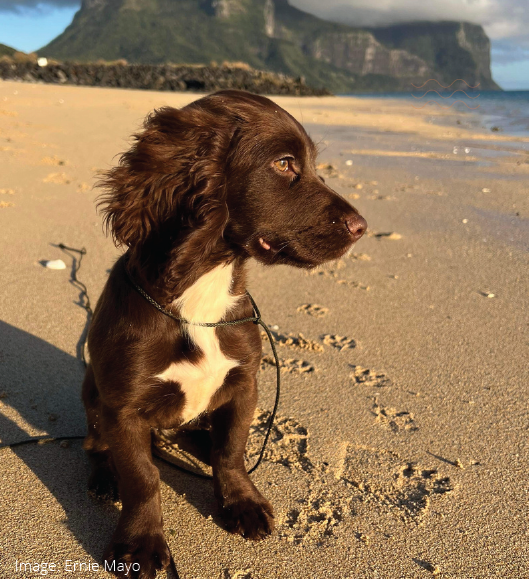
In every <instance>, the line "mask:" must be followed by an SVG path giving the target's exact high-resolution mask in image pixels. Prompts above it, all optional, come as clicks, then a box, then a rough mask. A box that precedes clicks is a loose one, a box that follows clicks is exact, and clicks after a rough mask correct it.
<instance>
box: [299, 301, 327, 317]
mask: <svg viewBox="0 0 529 579" xmlns="http://www.w3.org/2000/svg"><path fill="white" fill-rule="evenodd" d="M297 311H298V312H301V313H303V314H308V315H309V316H313V317H315V318H323V316H325V315H327V314H328V313H329V308H325V307H323V306H319V305H318V304H303V305H301V306H299V308H298V309H297Z"/></svg>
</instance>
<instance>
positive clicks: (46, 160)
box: [40, 155, 66, 166]
mask: <svg viewBox="0 0 529 579" xmlns="http://www.w3.org/2000/svg"><path fill="white" fill-rule="evenodd" d="M40 164H41V165H54V166H63V165H66V161H63V160H62V159H59V157H57V155H53V157H43V158H42V159H41V160H40Z"/></svg>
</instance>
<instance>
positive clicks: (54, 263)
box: [44, 259, 66, 269]
mask: <svg viewBox="0 0 529 579" xmlns="http://www.w3.org/2000/svg"><path fill="white" fill-rule="evenodd" d="M44 267H47V268H48V269H66V264H65V263H64V261H63V260H62V259H52V260H50V261H45V262H44Z"/></svg>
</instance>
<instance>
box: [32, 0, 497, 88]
mask: <svg viewBox="0 0 529 579" xmlns="http://www.w3.org/2000/svg"><path fill="white" fill-rule="evenodd" d="M38 53H39V55H40V56H46V57H51V58H55V59H59V60H76V61H80V62H88V61H92V62H93V61H96V60H98V59H104V60H107V61H111V60H118V59H122V58H124V59H126V60H127V61H128V62H131V63H146V64H160V63H167V62H172V63H175V64H183V63H186V64H206V63H210V62H212V61H216V62H218V63H222V62H223V61H231V62H234V61H242V62H246V63H248V64H249V65H250V66H252V67H254V68H258V69H265V70H271V71H274V72H280V73H285V74H288V75H291V76H303V77H305V79H306V82H307V84H309V85H313V86H325V87H326V88H328V89H330V90H332V91H334V92H348V91H362V90H364V91H366V90H386V91H389V90H410V87H411V83H412V82H414V83H415V84H417V83H421V84H422V83H423V82H425V81H426V80H428V79H429V78H436V79H438V80H439V81H440V82H442V83H443V84H447V83H448V84H450V83H451V82H452V81H453V80H455V79H456V78H463V79H464V80H465V81H466V82H468V83H469V84H476V83H477V82H480V83H481V88H483V89H485V88H489V89H494V88H499V87H498V86H497V85H496V84H495V83H494V81H493V80H492V77H491V74H490V44H489V39H488V38H487V36H486V34H485V32H484V31H483V29H482V28H481V27H480V26H476V25H472V24H467V23H460V22H444V23H417V24H410V25H401V26H393V27H387V28H380V29H370V30H368V29H360V28H353V27H351V26H345V25H341V24H335V23H332V22H327V21H324V20H321V19H319V18H317V17H315V16H312V15H310V14H307V13H306V12H303V11H301V10H298V9H297V8H294V7H293V6H290V4H289V3H288V0H83V2H82V6H81V9H80V10H79V11H78V12H77V14H76V15H75V17H74V19H73V22H72V23H71V24H70V26H68V28H67V29H66V30H65V31H64V32H63V33H62V34H61V35H60V36H58V37H57V38H56V39H55V40H53V41H52V42H50V43H49V44H48V45H47V46H45V47H43V48H42V49H40V50H39V51H38Z"/></svg>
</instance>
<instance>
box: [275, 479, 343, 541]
mask: <svg viewBox="0 0 529 579" xmlns="http://www.w3.org/2000/svg"><path fill="white" fill-rule="evenodd" d="M336 490H337V489H336V488H335V487H328V488H327V489H325V490H322V489H318V490H314V489H313V488H311V489H310V491H309V494H308V496H307V497H306V498H303V499H300V500H299V501H298V504H297V505H296V507H294V508H292V509H290V510H289V511H288V512H287V514H286V517H285V520H284V522H283V524H282V525H281V527H280V528H279V536H280V537H281V538H283V539H286V540H287V541H288V542H289V543H294V544H296V545H299V544H302V543H304V542H309V543H311V542H316V544H319V545H321V544H323V543H322V539H325V538H329V537H332V536H333V535H334V534H335V531H336V530H337V527H338V525H339V524H340V523H341V522H342V521H343V520H344V518H345V517H346V516H347V515H348V514H349V513H350V503H351V500H352V497H343V496H340V494H341V493H337V492H336Z"/></svg>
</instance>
